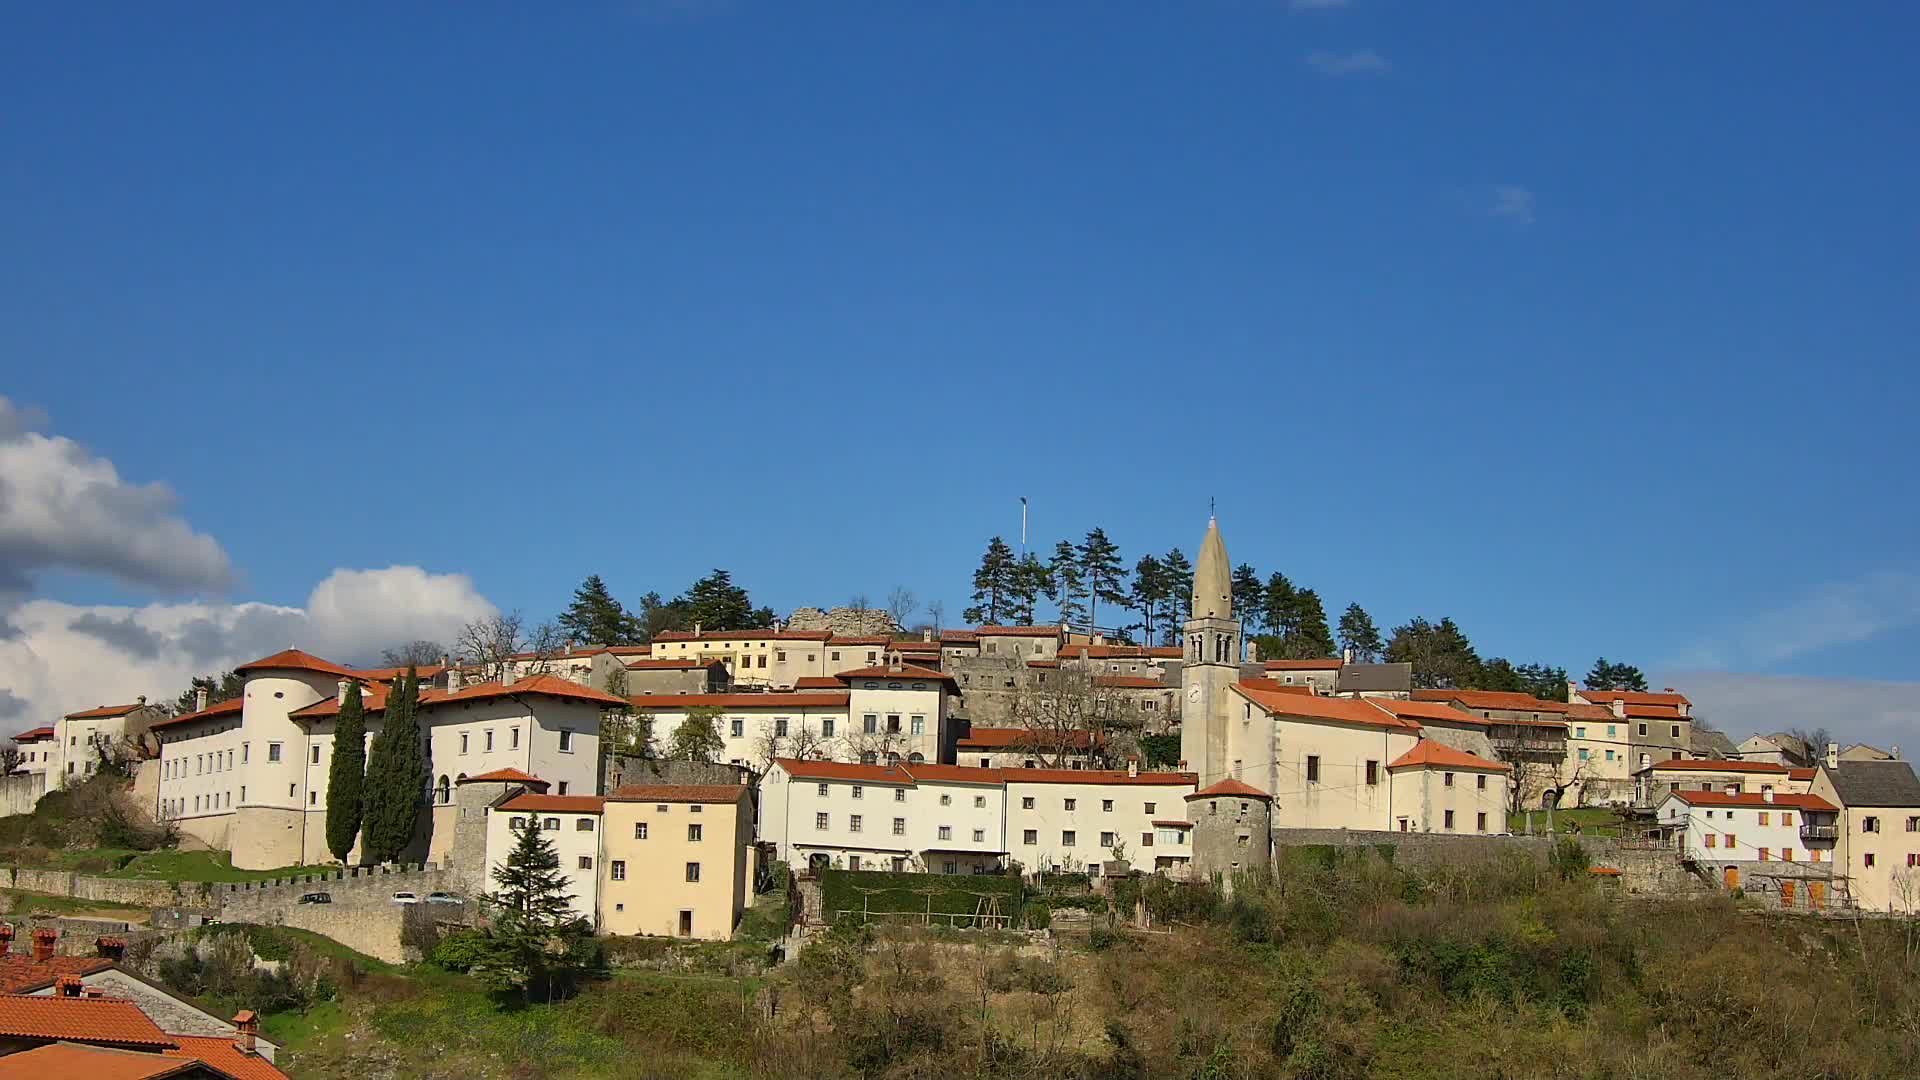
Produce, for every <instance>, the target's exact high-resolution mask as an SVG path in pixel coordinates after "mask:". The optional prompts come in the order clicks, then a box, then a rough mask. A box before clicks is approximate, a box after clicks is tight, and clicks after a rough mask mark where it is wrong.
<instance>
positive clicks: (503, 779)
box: [458, 769, 550, 791]
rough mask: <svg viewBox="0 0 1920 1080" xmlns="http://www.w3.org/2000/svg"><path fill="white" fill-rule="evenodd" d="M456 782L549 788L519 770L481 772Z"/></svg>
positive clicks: (537, 779)
mask: <svg viewBox="0 0 1920 1080" xmlns="http://www.w3.org/2000/svg"><path fill="white" fill-rule="evenodd" d="M458 782H459V783H462V784H537V785H539V787H540V789H541V790H543V791H544V790H546V789H547V788H548V787H549V786H550V785H549V784H548V783H547V782H546V781H545V780H542V779H540V778H539V777H537V776H534V775H533V774H531V773H524V772H521V771H520V770H519V769H495V770H493V771H492V772H483V773H481V774H480V775H479V776H468V777H463V778H461V779H460V780H459V781H458Z"/></svg>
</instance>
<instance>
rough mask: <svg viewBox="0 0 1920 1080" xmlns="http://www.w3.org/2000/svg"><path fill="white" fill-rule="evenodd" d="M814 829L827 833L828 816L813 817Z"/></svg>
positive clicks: (818, 815)
mask: <svg viewBox="0 0 1920 1080" xmlns="http://www.w3.org/2000/svg"><path fill="white" fill-rule="evenodd" d="M813 827H814V828H815V829H816V830H820V831H825V830H826V827H827V815H826V814H824V813H820V814H815V815H813Z"/></svg>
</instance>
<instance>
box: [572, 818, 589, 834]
mask: <svg viewBox="0 0 1920 1080" xmlns="http://www.w3.org/2000/svg"><path fill="white" fill-rule="evenodd" d="M573 831H574V832H592V831H593V819H592V818H590V817H583V818H580V819H579V820H577V821H575V822H574V823H573Z"/></svg>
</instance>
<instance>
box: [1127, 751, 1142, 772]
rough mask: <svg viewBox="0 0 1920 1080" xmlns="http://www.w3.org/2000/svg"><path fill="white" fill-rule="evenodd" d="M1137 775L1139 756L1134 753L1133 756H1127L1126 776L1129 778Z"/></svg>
mask: <svg viewBox="0 0 1920 1080" xmlns="http://www.w3.org/2000/svg"><path fill="white" fill-rule="evenodd" d="M1139 775H1140V758H1139V756H1138V755H1135V756H1132V757H1129V758H1127V776H1128V777H1129V778H1131V777H1136V776H1139Z"/></svg>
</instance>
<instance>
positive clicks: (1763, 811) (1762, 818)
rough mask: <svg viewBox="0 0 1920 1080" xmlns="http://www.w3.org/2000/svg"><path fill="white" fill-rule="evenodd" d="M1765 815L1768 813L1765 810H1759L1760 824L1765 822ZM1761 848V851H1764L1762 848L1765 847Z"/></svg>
mask: <svg viewBox="0 0 1920 1080" xmlns="http://www.w3.org/2000/svg"><path fill="white" fill-rule="evenodd" d="M1767 817H1768V815H1767V812H1766V811H1765V810H1762V811H1760V824H1762V825H1765V824H1766V823H1767ZM1761 850H1763V851H1764V850H1766V849H1765V848H1762V849H1761Z"/></svg>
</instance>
